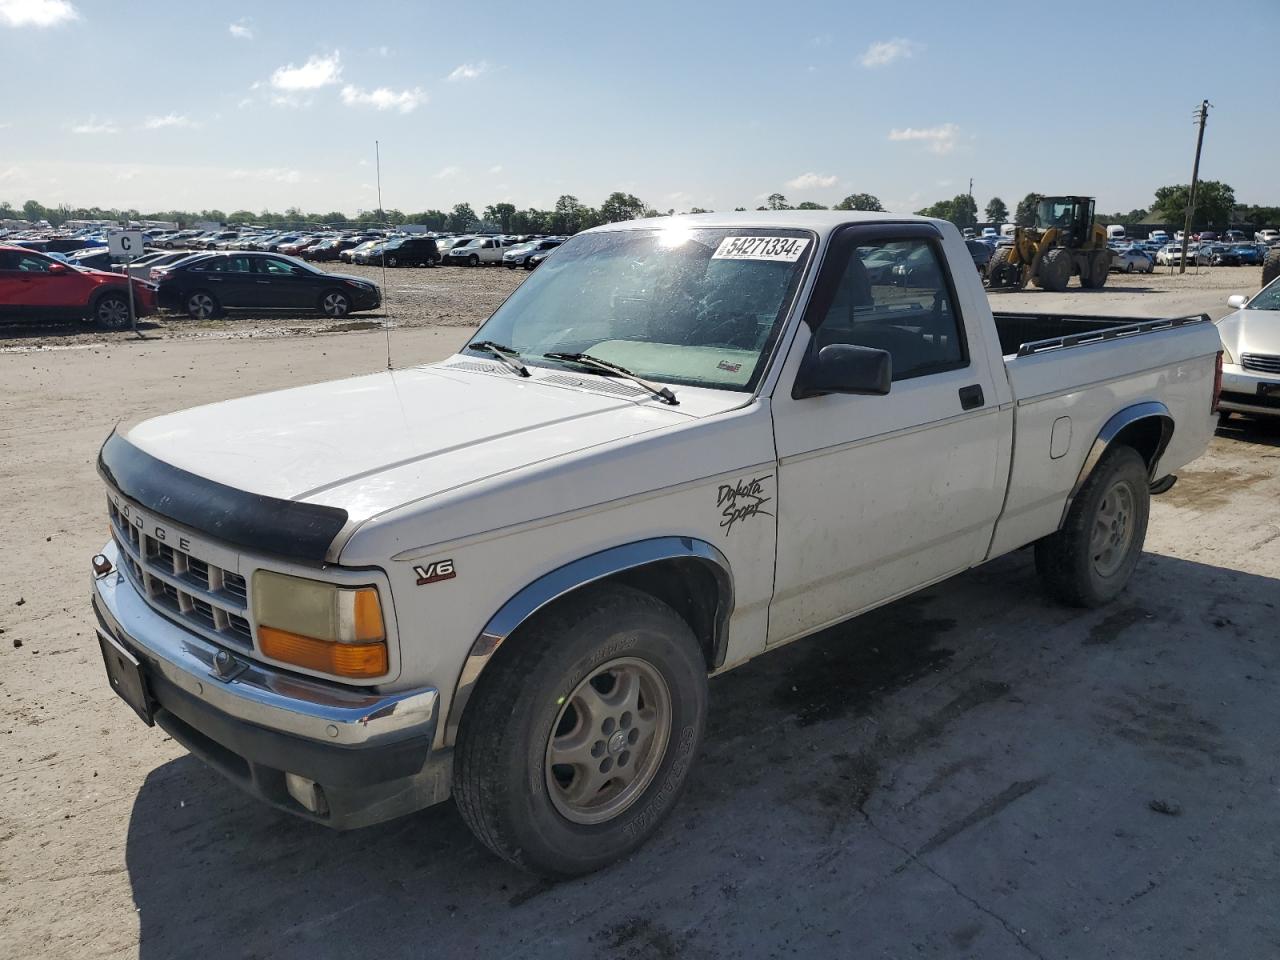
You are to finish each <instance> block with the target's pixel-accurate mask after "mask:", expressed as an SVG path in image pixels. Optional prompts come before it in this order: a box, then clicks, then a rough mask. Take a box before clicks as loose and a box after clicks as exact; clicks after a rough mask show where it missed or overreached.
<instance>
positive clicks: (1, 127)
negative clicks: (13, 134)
mask: <svg viewBox="0 0 1280 960" xmlns="http://www.w3.org/2000/svg"><path fill="white" fill-rule="evenodd" d="M12 126H13V124H12V123H0V130H8V129H9V128H10V127H12Z"/></svg>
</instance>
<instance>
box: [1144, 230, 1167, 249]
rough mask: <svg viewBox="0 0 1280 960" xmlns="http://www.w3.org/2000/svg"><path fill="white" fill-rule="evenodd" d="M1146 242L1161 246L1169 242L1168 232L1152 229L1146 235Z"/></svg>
mask: <svg viewBox="0 0 1280 960" xmlns="http://www.w3.org/2000/svg"><path fill="white" fill-rule="evenodd" d="M1147 242H1148V243H1154V244H1156V245H1157V246H1163V245H1164V244H1166V243H1169V242H1170V241H1169V234H1168V233H1166V232H1165V231H1164V230H1152V231H1151V234H1150V236H1148V237H1147Z"/></svg>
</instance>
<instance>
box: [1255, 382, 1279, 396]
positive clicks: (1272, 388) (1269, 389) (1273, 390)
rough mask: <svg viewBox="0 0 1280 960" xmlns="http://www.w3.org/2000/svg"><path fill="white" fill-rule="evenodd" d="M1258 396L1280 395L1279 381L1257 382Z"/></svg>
mask: <svg viewBox="0 0 1280 960" xmlns="http://www.w3.org/2000/svg"><path fill="white" fill-rule="evenodd" d="M1258 396H1260V397H1280V383H1260V384H1258Z"/></svg>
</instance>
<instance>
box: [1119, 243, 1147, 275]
mask: <svg viewBox="0 0 1280 960" xmlns="http://www.w3.org/2000/svg"><path fill="white" fill-rule="evenodd" d="M1155 268H1156V261H1155V259H1154V258H1153V257H1152V256H1151V255H1150V254H1148V253H1147V252H1146V251H1145V250H1141V249H1139V248H1137V247H1123V248H1121V249H1119V250H1113V251H1111V269H1112V270H1119V271H1120V272H1121V273H1150V272H1151V271H1153V270H1154V269H1155Z"/></svg>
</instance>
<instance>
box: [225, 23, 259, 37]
mask: <svg viewBox="0 0 1280 960" xmlns="http://www.w3.org/2000/svg"><path fill="white" fill-rule="evenodd" d="M227 30H228V31H230V33H231V35H232V36H233V37H235V38H236V39H237V40H252V39H253V27H251V26H249V21H247V20H243V19H241V20H237V21H236V22H235V23H233V24H231V25H230V26H229V27H227Z"/></svg>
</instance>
